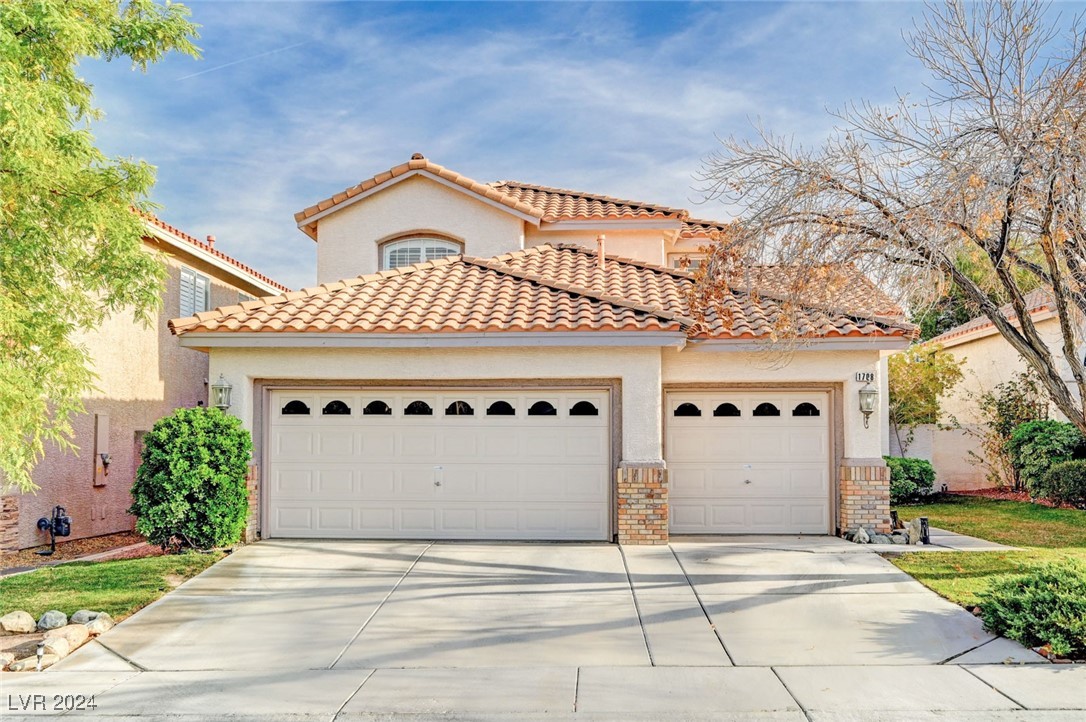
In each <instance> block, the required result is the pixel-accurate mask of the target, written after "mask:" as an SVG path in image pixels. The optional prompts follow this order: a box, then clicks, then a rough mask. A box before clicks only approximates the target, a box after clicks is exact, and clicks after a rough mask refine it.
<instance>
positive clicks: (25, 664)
mask: <svg viewBox="0 0 1086 722" xmlns="http://www.w3.org/2000/svg"><path fill="white" fill-rule="evenodd" d="M59 661H60V657H58V656H57V655H55V654H46V655H43V656H42V658H41V668H42V669H45V668H46V667H48V666H50V665H52V664H56V663H57V662H59ZM37 668H38V656H37V655H34V656H33V657H23V658H22V659H20V660H18V661H15V662H12V663H11V664H10V665H8V670H9V671H11V672H33V671H34V670H36V669H37Z"/></svg>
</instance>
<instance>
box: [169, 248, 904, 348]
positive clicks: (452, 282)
mask: <svg viewBox="0 0 1086 722" xmlns="http://www.w3.org/2000/svg"><path fill="white" fill-rule="evenodd" d="M605 259H606V261H605V267H604V269H602V270H601V269H600V268H599V257H598V256H597V255H596V254H595V253H594V252H592V251H588V250H586V249H583V248H581V247H578V246H559V247H556V246H550V245H544V246H536V247H534V248H530V249H527V250H524V251H517V252H515V253H510V254H506V255H502V256H497V257H495V258H491V259H479V258H471V257H464V256H452V257H449V258H446V259H442V260H439V261H430V262H427V263H422V264H418V265H414V266H408V267H404V268H398V269H395V270H392V271H383V272H381V273H376V274H372V275H368V276H362V277H359V278H354V279H350V280H346V281H340V282H336V283H328V284H324V285H322V286H317V287H315V288H308V289H304V290H302V291H295V292H292V293H287V294H284V295H282V296H279V297H275V298H270V299H262V300H260V301H250V302H247V303H243V304H239V305H236V306H228V307H224V308H219V309H215V310H214V311H208V312H206V313H200V314H197V315H196V316H193V317H189V318H183V319H174V320H173V321H171V322H170V328H171V330H172V331H173V332H174V333H177V334H185V333H193V332H200V333H204V332H211V333H216V332H218V333H221V332H227V333H229V332H261V333H290V332H317V333H320V332H330V333H336V332H340V333H405V334H406V333H463V332H468V333H471V332H474V333H480V332H498V331H655V332H660V331H671V332H683V333H686V334H688V335H691V336H694V337H697V338H728V339H760V338H771V337H772V336H773V334H774V333H775V332H776V331H777V330H778V329H779V328H780V325H781V323H782V320H783V318H784V315H783V312H782V309H781V305H782V303H781V299H774V298H773V297H772V296H771V294H769V293H762V292H758V293H748V292H745V291H740V290H733V292H732V293H730V294H728V295H727V296H726V298H725V299H724V300H723V302H722V306H723V308H724V313H723V314H722V315H718V314H716V313H710V314H709V317H708V318H707V319H706V324H705V325H706V327H705V328H702V327H698V326H696V325H695V322H694V320H693V319H692V318H690V314H689V311H690V309H689V307H688V304H687V300H686V293H685V291H686V289H687V288H689V285H690V284H691V283H692V281H691V278H690V275H689V274H688V273H686V272H684V271H676V270H673V269H668V268H663V267H660V266H653V265H652V264H647V263H642V262H638V261H631V260H629V259H620V258H614V257H611V256H606V257H605ZM794 318H795V319H796V321H797V325H796V330H797V333H798V335H799V336H801V337H806V338H825V337H841V336H900V337H911V336H912V335H914V333H915V330H914V328H913V327H912V326H911V325H909V324H907V323H905V322H904V321H901V320H900V319H886V318H881V317H874V316H872V317H864V316H863V314H859V315H856V314H848V313H843V312H840V311H836V310H833V309H832V308H829V307H827V308H823V309H820V308H817V307H813V306H812V307H811V308H803V309H801V310H800V311H799V312H798V313H796V314H795V315H794Z"/></svg>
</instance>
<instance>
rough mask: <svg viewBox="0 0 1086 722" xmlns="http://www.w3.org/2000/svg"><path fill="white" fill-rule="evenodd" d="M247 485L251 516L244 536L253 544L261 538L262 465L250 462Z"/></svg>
mask: <svg viewBox="0 0 1086 722" xmlns="http://www.w3.org/2000/svg"><path fill="white" fill-rule="evenodd" d="M245 486H246V488H247V489H248V490H249V518H248V520H247V521H246V522H245V535H244V537H243V538H244V539H245V543H246V544H251V543H252V542H255V541H256V540H257V539H259V538H260V467H259V466H257V465H256V464H250V466H249V473H248V475H247V476H246V477H245Z"/></svg>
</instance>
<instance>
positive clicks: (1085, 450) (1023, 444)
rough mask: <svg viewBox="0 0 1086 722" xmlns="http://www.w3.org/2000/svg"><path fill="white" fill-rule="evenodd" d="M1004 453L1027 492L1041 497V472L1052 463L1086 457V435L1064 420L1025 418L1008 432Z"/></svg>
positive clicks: (1042, 476)
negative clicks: (1007, 455) (1009, 435)
mask: <svg viewBox="0 0 1086 722" xmlns="http://www.w3.org/2000/svg"><path fill="white" fill-rule="evenodd" d="M1007 453H1008V454H1010V457H1011V463H1012V464H1014V467H1015V469H1016V470H1017V471H1018V475H1019V478H1020V479H1021V480H1022V483H1024V484H1025V486H1026V488H1027V489H1028V490H1029V491H1030V493H1031V494H1033V495H1034V496H1038V497H1045V494H1043V493H1041V491H1040V489H1041V487H1043V486H1044V478H1045V474H1047V473H1048V470H1049V469H1050V468H1052V466H1054V465H1055V464H1059V463H1061V462H1064V461H1071V460H1072V459H1081V458H1083V457H1086V437H1083V435H1082V432H1080V431H1079V430H1078V429H1077V428H1075V426H1074V425H1073V424H1069V423H1066V422H1064V421H1027V422H1026V423H1024V424H1020V425H1018V426H1017V427H1015V429H1014V431H1013V432H1012V433H1011V438H1010V440H1009V441H1008V442H1007Z"/></svg>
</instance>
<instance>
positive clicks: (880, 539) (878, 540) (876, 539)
mask: <svg viewBox="0 0 1086 722" xmlns="http://www.w3.org/2000/svg"><path fill="white" fill-rule="evenodd" d="M871 543H872V544H893V543H894V540H893V539H891V538H890V535H889V534H874V535H872V537H871Z"/></svg>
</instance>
